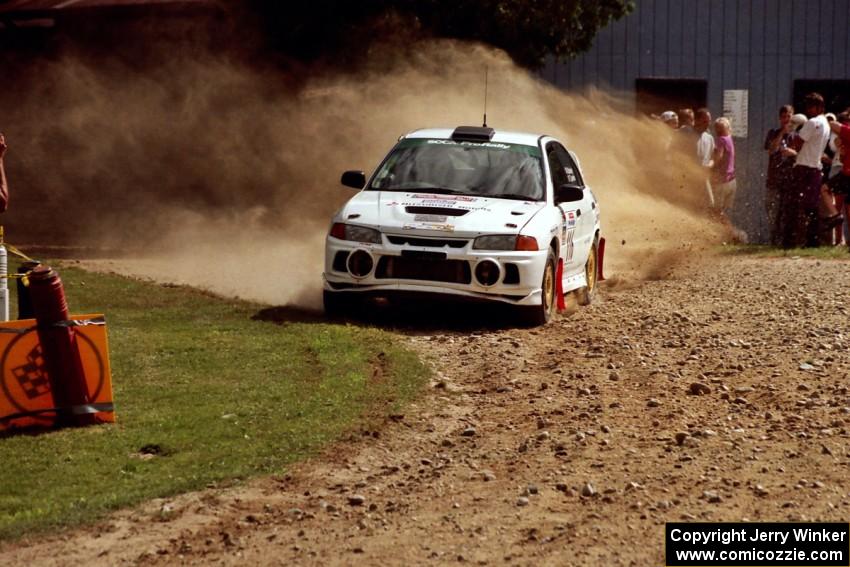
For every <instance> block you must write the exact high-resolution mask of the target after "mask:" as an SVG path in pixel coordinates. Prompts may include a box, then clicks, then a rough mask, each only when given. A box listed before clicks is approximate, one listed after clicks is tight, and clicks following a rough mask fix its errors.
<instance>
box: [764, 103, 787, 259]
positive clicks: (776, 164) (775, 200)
mask: <svg viewBox="0 0 850 567" xmlns="http://www.w3.org/2000/svg"><path fill="white" fill-rule="evenodd" d="M793 114H794V107H793V106H791V105H790V104H785V105H782V106H781V107H779V127H778V128H772V129H770V130H768V132H767V136H765V139H764V149H765V151H766V152H767V153H768V156H769V157H768V162H767V178H766V180H765V193H764V206H765V212H767V226H768V230H769V235H770V244H772V245H773V246H777V245H779V243H780V242H781V241H782V225H781V223H780V222H779V219H780V215H779V212H780V211H781V206H782V195H783V194H784V193H785V192H786V191H785V190H786V188H787V187H788V180H789V178H790V177H791V168H792V167H793V166H794V159H793V158H792V157H788V156H785V155H783V153H782V150H784V149H785V148H788V147H790V142H791V132H792V129H793V126H792V124H791V116H792V115H793Z"/></svg>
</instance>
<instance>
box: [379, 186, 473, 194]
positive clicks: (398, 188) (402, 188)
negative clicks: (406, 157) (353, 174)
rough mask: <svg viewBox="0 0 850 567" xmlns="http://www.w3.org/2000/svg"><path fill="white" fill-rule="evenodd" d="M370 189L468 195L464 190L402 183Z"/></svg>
mask: <svg viewBox="0 0 850 567" xmlns="http://www.w3.org/2000/svg"><path fill="white" fill-rule="evenodd" d="M370 189H371V190H372V191H411V192H415V193H435V194H440V195H468V194H469V193H467V192H465V191H458V190H457V189H449V188H448V187H405V186H404V185H401V186H395V187H370Z"/></svg>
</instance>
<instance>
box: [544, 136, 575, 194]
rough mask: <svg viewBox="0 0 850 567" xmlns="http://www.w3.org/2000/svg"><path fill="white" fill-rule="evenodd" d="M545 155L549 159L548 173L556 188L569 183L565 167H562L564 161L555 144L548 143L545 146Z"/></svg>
mask: <svg viewBox="0 0 850 567" xmlns="http://www.w3.org/2000/svg"><path fill="white" fill-rule="evenodd" d="M546 157H547V158H548V160H549V173H550V174H551V175H552V185H554V186H555V187H556V188H557V187H560V186H561V185H564V184H566V183H570V179H569V177H568V176H567V171H566V168H565V167H564V163H565V162H564V161H563V160H562V159H561V154H560V152H559V151H558V146H557V144H554V143H550V144H548V145H547V146H546ZM567 157H569V156H567Z"/></svg>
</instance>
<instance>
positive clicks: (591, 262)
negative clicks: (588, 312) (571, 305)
mask: <svg viewBox="0 0 850 567" xmlns="http://www.w3.org/2000/svg"><path fill="white" fill-rule="evenodd" d="M584 275H585V278H587V285H586V286H585V287H583V288H581V289H579V290H578V291H577V292H576V299H577V301H578V304H579V305H590V304H591V303H593V298H594V297H595V296H596V288H598V287H599V237H598V236H597V237H596V238H594V239H593V246H591V247H590V254H589V255H588V256H587V262H586V263H585V264H584Z"/></svg>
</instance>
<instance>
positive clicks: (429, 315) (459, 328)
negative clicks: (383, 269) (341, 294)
mask: <svg viewBox="0 0 850 567" xmlns="http://www.w3.org/2000/svg"><path fill="white" fill-rule="evenodd" d="M251 318H252V319H254V320H258V321H269V322H272V323H278V324H283V323H340V322H345V323H349V324H352V325H356V326H362V327H378V328H380V329H383V330H387V331H396V332H400V333H403V334H406V335H425V334H430V333H433V332H435V331H449V332H451V331H455V332H473V331H485V330H490V331H494V330H503V329H510V328H517V327H521V326H522V325H520V324H519V321H518V317H517V311H516V308H515V307H513V306H510V305H506V304H501V303H492V302H470V301H468V300H457V299H454V298H451V297H443V296H430V295H428V296H422V295H417V296H405V297H392V298H386V297H373V298H364V299H363V300H361V301H357V302H356V303H352V304H351V306H350V308H349V309H347V310H346V312H345V313H344V314H341V315H339V316H334V317H329V316H327V315H325V313H324V311H323V310H321V309H304V308H299V307H292V306H281V307H269V308H266V309H262V310H261V311H259V312H257V313H256V314H255V315H253V316H252V317H251Z"/></svg>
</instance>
